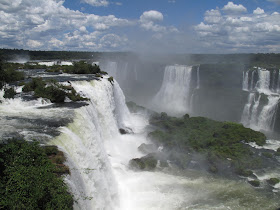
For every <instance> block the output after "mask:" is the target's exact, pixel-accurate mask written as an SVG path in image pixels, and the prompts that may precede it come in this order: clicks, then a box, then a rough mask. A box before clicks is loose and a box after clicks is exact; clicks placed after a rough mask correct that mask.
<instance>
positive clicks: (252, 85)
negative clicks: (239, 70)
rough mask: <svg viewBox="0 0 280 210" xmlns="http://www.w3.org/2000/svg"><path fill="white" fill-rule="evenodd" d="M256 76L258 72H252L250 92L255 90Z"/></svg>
mask: <svg viewBox="0 0 280 210" xmlns="http://www.w3.org/2000/svg"><path fill="white" fill-rule="evenodd" d="M255 74H256V71H253V72H252V77H251V85H250V90H253V89H254V79H255ZM248 85H249V84H248Z"/></svg>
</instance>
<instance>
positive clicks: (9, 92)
mask: <svg viewBox="0 0 280 210" xmlns="http://www.w3.org/2000/svg"><path fill="white" fill-rule="evenodd" d="M4 91H5V93H4V96H3V97H4V98H14V96H15V95H16V94H17V93H16V91H15V90H14V88H5V89H4Z"/></svg>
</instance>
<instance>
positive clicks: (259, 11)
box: [253, 7, 264, 15]
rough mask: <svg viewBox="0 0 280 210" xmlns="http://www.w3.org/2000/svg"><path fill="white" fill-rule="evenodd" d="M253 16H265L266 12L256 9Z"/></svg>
mask: <svg viewBox="0 0 280 210" xmlns="http://www.w3.org/2000/svg"><path fill="white" fill-rule="evenodd" d="M253 14H255V15H261V14H264V10H263V9H261V8H259V7H258V8H257V9H255V10H254V11H253Z"/></svg>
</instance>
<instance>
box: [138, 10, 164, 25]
mask: <svg viewBox="0 0 280 210" xmlns="http://www.w3.org/2000/svg"><path fill="white" fill-rule="evenodd" d="M162 20H163V15H162V13H161V12H158V11H155V10H150V11H146V12H144V13H143V14H142V15H141V16H140V21H141V22H149V21H151V22H155V21H162Z"/></svg>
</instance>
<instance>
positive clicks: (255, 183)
mask: <svg viewBox="0 0 280 210" xmlns="http://www.w3.org/2000/svg"><path fill="white" fill-rule="evenodd" d="M248 182H249V183H250V184H251V185H252V186H254V187H259V186H260V181H259V180H251V181H248Z"/></svg>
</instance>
